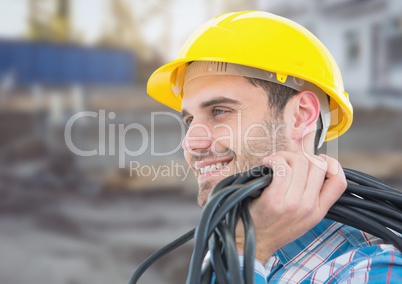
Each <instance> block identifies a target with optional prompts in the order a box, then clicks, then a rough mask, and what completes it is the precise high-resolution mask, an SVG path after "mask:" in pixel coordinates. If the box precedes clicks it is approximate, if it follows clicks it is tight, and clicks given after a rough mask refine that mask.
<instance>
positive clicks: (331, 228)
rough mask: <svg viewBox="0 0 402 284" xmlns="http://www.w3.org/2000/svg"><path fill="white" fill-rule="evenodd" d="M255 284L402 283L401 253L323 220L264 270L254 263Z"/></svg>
mask: <svg viewBox="0 0 402 284" xmlns="http://www.w3.org/2000/svg"><path fill="white" fill-rule="evenodd" d="M239 257H240V263H243V257H242V256H239ZM255 283H257V284H264V283H351V284H353V283H359V284H361V283H381V284H383V283H402V253H401V252H399V251H398V250H397V249H396V248H395V247H394V246H393V245H390V244H387V243H386V242H384V241H383V240H381V239H379V238H377V237H374V236H372V235H369V234H367V233H365V232H362V231H360V230H358V229H356V228H353V227H350V226H346V225H344V224H341V223H337V222H334V221H330V220H327V219H324V220H322V221H321V222H320V223H319V224H318V225H317V226H315V227H314V228H313V229H311V230H310V231H308V232H307V233H306V234H304V235H303V236H302V237H300V238H299V239H297V240H295V241H294V242H292V243H290V244H288V245H286V246H284V247H283V248H281V249H280V250H278V251H277V252H276V253H275V254H274V255H273V256H272V257H271V258H270V259H269V260H268V262H267V263H266V264H265V266H263V265H262V264H261V263H259V262H257V261H255Z"/></svg>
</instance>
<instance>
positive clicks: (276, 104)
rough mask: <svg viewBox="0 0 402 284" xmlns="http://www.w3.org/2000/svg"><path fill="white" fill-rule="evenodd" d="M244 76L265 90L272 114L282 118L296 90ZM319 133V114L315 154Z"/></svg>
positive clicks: (315, 147)
mask: <svg viewBox="0 0 402 284" xmlns="http://www.w3.org/2000/svg"><path fill="white" fill-rule="evenodd" d="M245 78H246V79H247V81H248V82H249V83H250V84H252V85H253V86H255V87H261V88H263V89H264V90H265V91H266V92H267V95H268V104H269V107H270V108H271V109H272V110H273V111H274V113H273V115H274V116H279V117H281V118H283V110H284V109H285V106H286V104H287V103H288V101H289V100H290V99H291V98H293V97H294V96H295V95H296V94H298V93H299V92H298V91H296V90H294V89H292V88H289V87H286V86H284V85H280V84H277V83H273V82H270V81H266V80H262V79H257V78H250V77H245ZM321 133H322V120H321V115H320V117H319V119H317V131H316V134H315V138H314V152H315V154H317V151H318V143H319V141H320V137H321Z"/></svg>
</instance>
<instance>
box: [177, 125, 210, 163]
mask: <svg viewBox="0 0 402 284" xmlns="http://www.w3.org/2000/svg"><path fill="white" fill-rule="evenodd" d="M211 145H212V134H211V131H210V129H209V128H208V126H207V125H205V124H202V123H198V124H194V123H192V124H191V126H190V128H189V129H188V131H187V133H186V136H184V139H183V142H182V145H181V146H182V148H183V150H184V151H186V152H189V153H191V154H193V155H196V154H197V153H201V152H205V150H206V149H209V148H210V147H211Z"/></svg>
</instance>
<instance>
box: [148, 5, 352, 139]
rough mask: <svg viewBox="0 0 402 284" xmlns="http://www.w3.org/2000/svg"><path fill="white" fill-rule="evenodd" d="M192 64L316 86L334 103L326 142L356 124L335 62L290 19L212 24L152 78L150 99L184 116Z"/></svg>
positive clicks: (252, 17) (238, 18) (240, 16)
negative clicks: (220, 65) (230, 66)
mask: <svg viewBox="0 0 402 284" xmlns="http://www.w3.org/2000/svg"><path fill="white" fill-rule="evenodd" d="M192 61H213V62H227V63H234V64H239V65H244V66H249V67H253V68H258V69H262V70H266V71H269V72H273V73H276V79H277V80H278V81H279V82H282V83H285V81H286V80H287V78H288V77H295V78H300V79H303V80H305V81H307V82H310V83H312V84H314V85H316V86H318V87H319V88H320V89H321V90H323V91H324V92H325V93H326V94H327V95H328V96H329V97H330V116H331V122H330V123H331V124H330V126H329V129H328V132H327V134H326V137H325V140H326V141H329V140H332V139H335V138H337V137H338V136H340V135H342V134H343V133H344V132H346V130H348V128H349V127H350V125H351V124H352V120H353V109H352V105H351V104H350V102H349V97H348V94H347V93H346V92H345V91H344V86H343V81H342V77H341V74H340V71H339V68H338V66H337V64H336V62H335V60H334V58H333V57H332V55H331V54H330V52H329V51H328V50H327V49H326V47H325V46H324V45H323V44H322V43H321V42H320V41H319V40H318V39H317V38H316V37H315V36H314V35H313V34H312V33H310V32H309V31H308V30H306V29H305V28H303V27H302V26H300V25H299V24H297V23H295V22H293V21H291V20H289V19H286V18H283V17H279V16H277V15H273V14H270V13H267V12H261V11H243V12H236V13H226V14H223V15H220V16H218V17H216V18H214V19H212V20H210V21H208V22H207V23H205V24H204V25H202V26H201V27H200V28H199V29H198V30H197V31H195V32H194V33H193V34H192V35H191V36H190V38H189V39H188V40H187V41H186V42H185V43H184V45H183V46H182V48H181V50H180V52H179V54H178V56H177V58H176V60H174V61H172V62H170V63H168V64H166V65H163V66H162V67H160V68H159V69H157V70H156V71H155V72H154V73H153V74H152V75H151V77H150V78H149V80H148V84H147V92H148V94H149V95H150V96H151V97H153V98H154V99H156V100H157V101H159V102H161V103H162V104H164V105H166V106H168V107H171V108H173V109H175V110H177V111H181V100H182V96H183V93H182V92H183V80H184V74H185V71H186V68H187V65H188V63H189V62H192Z"/></svg>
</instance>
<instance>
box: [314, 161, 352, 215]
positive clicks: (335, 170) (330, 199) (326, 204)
mask: <svg viewBox="0 0 402 284" xmlns="http://www.w3.org/2000/svg"><path fill="white" fill-rule="evenodd" d="M321 156H322V157H324V159H325V160H326V161H327V164H328V169H327V173H326V176H325V177H326V179H325V181H324V185H323V187H322V190H321V192H320V196H319V206H320V209H321V210H322V211H325V213H326V212H328V210H329V209H330V208H331V206H332V205H333V204H334V203H335V202H336V201H337V200H338V199H339V197H340V196H341V195H342V193H343V192H344V191H345V189H346V187H347V182H346V178H345V174H344V172H343V169H342V167H341V165H340V164H339V162H338V161H337V160H335V159H333V158H331V157H328V156H325V155H321Z"/></svg>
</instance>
